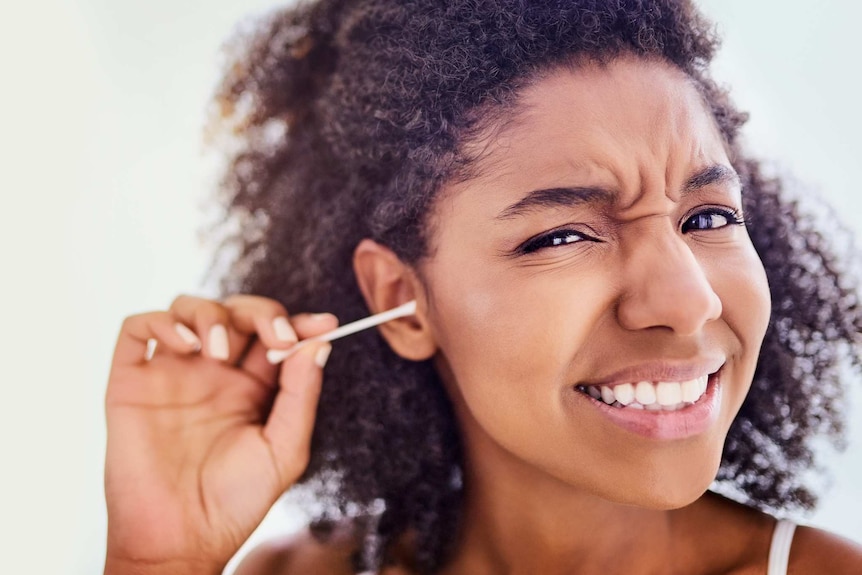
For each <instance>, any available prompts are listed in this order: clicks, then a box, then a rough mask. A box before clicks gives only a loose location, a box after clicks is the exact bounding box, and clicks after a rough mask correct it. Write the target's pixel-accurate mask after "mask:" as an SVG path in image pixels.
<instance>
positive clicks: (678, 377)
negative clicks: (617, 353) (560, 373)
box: [577, 356, 726, 387]
mask: <svg viewBox="0 0 862 575" xmlns="http://www.w3.org/2000/svg"><path fill="white" fill-rule="evenodd" d="M725 361H726V358H724V357H720V356H712V357H705V358H700V359H695V360H687V361H685V362H675V361H656V362H650V363H641V364H638V365H633V366H630V367H626V368H623V369H621V370H619V371H615V372H614V373H612V374H611V375H608V376H607V377H603V378H601V379H599V380H596V381H590V382H586V381H585V382H581V383H578V384H577V385H584V386H590V385H607V386H611V387H613V386H614V385H619V384H623V383H637V382H639V381H650V382H655V381H679V382H682V381H689V380H692V379H697V378H698V377H701V376H702V375H703V374H705V373H708V374H714V373H716V372H718V371H719V370H720V369H721V366H723V365H724V363H725Z"/></svg>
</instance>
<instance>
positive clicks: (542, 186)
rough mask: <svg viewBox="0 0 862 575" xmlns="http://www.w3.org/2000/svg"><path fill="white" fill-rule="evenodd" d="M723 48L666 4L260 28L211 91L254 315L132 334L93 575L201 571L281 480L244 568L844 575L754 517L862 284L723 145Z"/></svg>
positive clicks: (242, 290) (462, 8) (220, 555)
mask: <svg viewBox="0 0 862 575" xmlns="http://www.w3.org/2000/svg"><path fill="white" fill-rule="evenodd" d="M715 47H716V40H715V39H714V38H713V36H712V35H711V33H710V28H709V26H708V24H707V23H706V22H704V21H703V20H702V19H701V17H700V16H699V15H698V14H697V12H696V11H695V9H694V8H693V7H692V6H691V5H690V4H689V3H687V2H681V1H673V0H664V1H654V2H622V3H620V2H617V1H607V2H599V1H595V0H594V1H589V2H587V1H583V2H565V3H563V2H530V3H527V2H517V1H514V0H507V1H502V0H498V1H488V2H475V1H467V2H446V3H443V2H404V1H396V0H391V1H386V0H376V1H375V0H368V1H353V2H339V1H325V0H324V1H321V2H317V3H314V4H308V5H305V6H304V7H301V8H297V9H291V10H285V11H283V12H280V13H277V14H275V15H274V16H273V17H272V18H271V19H270V20H269V22H268V23H267V24H266V26H264V27H263V28H261V29H260V30H258V31H257V32H256V33H255V35H254V36H253V37H251V38H250V39H249V43H248V46H247V47H245V48H244V49H243V51H242V52H241V53H240V54H239V56H238V57H237V60H236V62H235V63H233V65H232V66H231V67H230V69H229V71H228V73H227V76H226V79H225V82H224V84H223V86H222V88H221V90H220V92H219V101H220V103H221V109H222V112H223V116H224V118H225V120H226V121H227V122H228V123H232V127H233V128H234V129H235V130H237V131H238V133H239V134H240V135H241V137H242V138H243V142H244V144H245V145H244V147H243V148H242V149H241V150H240V151H239V152H238V153H237V155H236V157H235V158H234V160H233V162H232V164H231V167H230V170H229V172H228V176H227V178H226V179H225V181H224V189H225V192H226V198H227V202H228V205H229V211H228V215H229V217H228V220H227V222H228V224H229V227H228V228H227V229H228V236H227V239H226V243H225V250H226V251H227V252H228V253H231V252H230V250H236V251H234V252H233V253H234V254H238V256H236V257H235V258H234V263H233V266H232V267H231V269H230V270H229V272H228V274H227V279H226V281H225V284H224V288H225V292H226V293H230V294H254V295H231V296H228V297H226V298H225V299H224V300H223V301H221V302H214V301H207V300H202V299H198V298H193V297H179V298H177V300H176V301H175V302H174V304H173V305H172V306H171V308H170V309H169V310H168V311H164V312H153V313H149V314H143V315H140V316H133V317H130V318H128V319H127V320H126V322H125V324H124V326H123V329H122V331H121V334H120V337H119V341H118V343H117V349H116V352H115V357H114V363H113V367H112V371H111V378H110V383H109V387H108V393H107V415H108V429H109V435H108V449H107V462H106V468H107V471H106V493H107V499H108V513H109V535H108V557H107V561H106V572H108V573H118V572H129V573H151V572H152V573H162V572H171V573H186V572H188V573H218V572H220V571H221V570H222V569H223V567H224V565H225V563H226V562H227V560H228V559H229V558H230V557H231V555H232V554H233V553H235V552H236V550H237V549H238V548H239V546H240V545H241V544H242V542H243V541H244V540H245V539H246V538H247V537H248V536H249V534H250V533H251V532H252V530H253V529H254V528H255V526H256V525H257V524H258V523H259V521H260V520H261V519H262V517H263V516H264V514H265V513H266V511H267V510H268V508H269V507H270V506H271V505H272V503H273V502H274V501H275V500H276V498H277V497H278V496H279V495H280V494H281V493H282V492H283V491H284V490H286V489H288V488H290V487H291V486H293V485H296V484H301V485H303V486H304V487H305V489H306V490H307V492H308V493H310V494H311V495H312V496H313V504H314V507H313V509H314V513H315V516H316V520H315V521H314V523H313V525H312V527H311V529H310V531H309V533H307V534H304V535H300V536H297V537H296V538H294V539H291V540H289V541H283V542H275V543H273V544H272V545H268V546H264V547H262V548H260V549H258V550H256V551H255V552H253V553H252V554H251V555H250V556H249V557H248V558H247V559H246V560H245V561H244V562H243V564H242V565H241V566H240V567H239V570H238V572H239V573H243V574H245V573H353V572H359V571H363V570H366V571H381V572H386V573H393V574H394V573H399V574H403V573H446V574H458V573H471V574H481V573H501V572H517V573H690V574H698V573H703V574H706V573H734V574H742V573H766V572H767V569H769V572H770V573H784V572H790V573H808V572H817V573H856V572H858V571H859V569H860V567H862V549H860V548H859V546H857V545H855V544H853V543H851V542H848V541H845V540H841V539H839V538H838V537H835V536H833V535H830V534H828V533H825V532H822V531H818V530H816V529H809V528H804V527H800V528H799V529H797V530H796V532H795V535H794V534H793V533H792V527H791V526H790V524H787V523H782V524H779V526H778V527H777V528H776V521H775V519H774V518H773V517H772V516H771V515H770V514H769V513H770V512H772V513H781V512H784V511H786V510H792V509H794V508H810V507H811V506H813V504H814V503H815V496H814V494H813V493H812V492H811V490H810V489H809V488H808V487H807V486H806V485H805V483H804V472H805V471H806V470H807V469H808V468H810V467H811V466H812V464H813V451H812V447H811V441H812V440H813V439H814V438H815V437H816V436H817V435H821V436H826V437H827V438H832V439H834V440H837V439H838V438H839V437H840V431H841V422H842V419H841V413H840V399H841V389H842V386H841V382H840V379H839V374H840V373H841V372H842V370H844V369H845V368H847V367H851V368H852V369H853V371H852V373H853V374H855V375H858V368H859V366H860V353H859V347H858V334H859V333H860V331H862V312H860V310H859V308H858V305H857V301H858V300H857V299H856V298H857V285H856V284H855V283H854V281H853V280H852V278H850V277H849V276H848V275H847V273H846V272H845V271H843V268H842V267H841V265H840V263H839V260H838V259H837V258H836V257H835V254H834V253H833V252H832V251H830V248H829V247H828V246H827V245H825V243H824V242H823V241H822V238H821V236H820V235H819V234H818V232H817V231H816V230H814V229H811V227H810V226H809V225H808V224H809V221H808V220H806V218H805V217H804V216H803V215H801V214H799V213H797V211H796V209H795V208H794V206H793V205H792V204H789V203H788V202H787V201H786V200H784V199H783V195H782V192H781V186H780V182H778V181H775V180H769V179H766V178H764V177H763V176H762V175H761V174H760V172H759V169H758V164H757V162H756V161H754V160H752V159H751V158H749V157H748V156H747V155H746V154H745V153H744V151H743V150H742V149H741V146H740V144H739V142H738V140H737V134H738V131H739V129H740V127H741V125H742V124H743V122H744V115H742V114H741V113H739V112H738V111H736V110H735V108H734V107H733V106H732V104H731V103H730V101H729V99H728V97H727V95H726V94H725V93H724V92H722V91H721V90H719V89H718V88H717V87H716V86H715V84H714V83H713V82H712V81H711V80H710V78H709V75H708V70H707V66H708V63H709V60H710V58H711V56H712V54H713V52H714V50H715ZM230 226H233V227H230ZM414 299H415V300H416V302H417V310H416V313H415V315H413V316H411V317H408V318H403V319H399V320H395V321H392V322H389V323H386V324H384V325H381V326H380V328H379V331H368V332H363V333H360V334H357V335H354V336H351V337H350V338H347V339H344V340H340V341H338V342H337V343H335V344H334V346H330V345H329V344H323V343H317V344H312V345H308V346H307V347H306V348H305V349H303V350H301V351H300V352H298V353H296V354H295V355H293V356H291V357H290V358H288V359H287V360H286V361H285V362H284V363H283V364H281V366H280V367H276V366H272V365H271V364H269V363H268V362H267V361H266V358H265V355H266V351H267V350H268V349H273V348H274V349H289V348H290V347H291V346H292V345H293V344H294V343H295V342H296V340H297V339H305V338H308V337H311V336H314V335H317V334H321V333H324V332H326V331H329V330H331V329H333V328H334V327H335V326H336V325H337V320H336V319H335V317H337V318H339V319H341V320H352V319H356V318H358V317H360V316H364V315H368V314H369V313H376V312H380V311H383V310H386V309H390V308H393V307H396V306H398V305H400V304H403V303H405V302H407V301H410V300H414ZM307 311H309V312H331V313H332V314H334V316H335V317H333V315H331V314H330V313H323V314H309V313H304V312H307ZM288 312H289V313H288ZM149 340H155V341H157V346H156V348H155V352H154V353H152V354H151V357H150V358H149V359H148V356H147V354H146V347H147V343H148V341H149ZM330 352H331V356H330ZM324 366H325V372H324V371H323V368H324ZM324 373H325V375H324ZM324 380H325V381H324ZM312 430H313V432H312ZM716 478H717V479H718V481H717V483H716V484H715V487H716V489H718V490H721V491H722V492H723V493H725V494H730V495H733V496H734V499H736V500H738V501H741V502H743V503H745V505H740V504H739V503H734V502H732V501H731V500H729V499H726V498H724V497H722V496H719V495H717V494H715V493H713V492H709V491H707V489H708V488H709V487H710V486H711V484H712V483H713V480H714V479H716ZM791 542H792V546H790V544H791ZM788 546H790V547H789V548H790V552H789V559H788V552H787V548H788ZM786 561H789V570H787V568H786V565H784V564H783V563H784V562H786Z"/></svg>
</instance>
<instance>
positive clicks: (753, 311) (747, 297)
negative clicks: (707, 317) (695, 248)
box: [713, 247, 772, 369]
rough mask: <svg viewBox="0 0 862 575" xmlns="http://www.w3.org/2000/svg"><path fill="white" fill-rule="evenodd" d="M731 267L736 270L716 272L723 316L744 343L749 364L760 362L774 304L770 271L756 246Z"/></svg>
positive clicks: (715, 281) (745, 357) (742, 348)
mask: <svg viewBox="0 0 862 575" xmlns="http://www.w3.org/2000/svg"><path fill="white" fill-rule="evenodd" d="M730 269H732V270H733V272H732V273H727V272H726V271H720V272H719V273H717V274H715V276H714V277H715V279H714V280H713V285H714V288H715V290H716V293H718V296H719V298H720V299H721V301H722V306H723V319H724V321H725V322H726V323H727V325H728V326H729V327H730V329H731V330H732V331H733V332H734V333H735V335H736V336H737V339H738V340H739V342H740V344H741V350H740V354H741V355H742V356H743V357H744V359H745V361H746V363H749V362H751V361H754V362H756V360H757V356H758V354H759V352H760V346H761V344H762V343H763V337H764V335H765V334H766V329H767V327H768V325H769V316H770V310H771V307H772V301H771V296H770V292H769V284H768V283H767V280H766V271H765V270H764V268H763V263H762V262H761V261H760V258H759V257H758V255H757V252H755V250H754V248H753V247H748V248H747V249H746V250H745V252H744V253H743V254H742V257H740V258H737V259H736V260H735V265H734V266H733V267H732V268H730ZM752 369H753V367H752Z"/></svg>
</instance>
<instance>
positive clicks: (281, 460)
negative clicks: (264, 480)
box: [263, 319, 332, 489]
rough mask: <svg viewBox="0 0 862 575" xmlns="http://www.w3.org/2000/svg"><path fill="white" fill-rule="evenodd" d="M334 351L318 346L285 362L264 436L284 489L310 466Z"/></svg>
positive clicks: (328, 345)
mask: <svg viewBox="0 0 862 575" xmlns="http://www.w3.org/2000/svg"><path fill="white" fill-rule="evenodd" d="M311 321H315V320H311ZM316 321H320V319H317V320H316ZM331 350H332V346H331V345H330V344H329V343H326V342H320V343H318V342H315V343H314V344H310V345H308V346H307V347H306V348H304V349H302V350H301V351H299V352H298V353H297V354H295V355H293V356H291V357H290V358H288V359H287V360H285V361H284V362H283V363H282V364H281V367H280V373H279V386H280V390H279V392H278V395H276V397H275V402H274V403H273V407H272V411H271V412H270V415H269V418H268V419H267V422H266V425H265V427H264V429H263V435H264V438H265V439H266V440H267V442H268V443H269V445H270V448H271V449H272V455H273V461H274V464H275V465H276V467H277V469H278V472H279V477H280V478H281V480H282V482H283V487H284V488H285V489H286V488H287V487H288V486H290V485H292V484H293V483H294V482H295V481H296V480H297V479H298V478H299V476H300V475H302V473H303V471H305V468H306V467H307V466H308V461H309V457H310V452H311V435H312V431H313V429H314V419H315V415H316V412H317V401H318V398H319V397H320V386H321V383H322V381H323V367H324V365H325V364H326V360H327V359H328V358H329V352H330V351H331Z"/></svg>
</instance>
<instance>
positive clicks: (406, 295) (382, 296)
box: [353, 239, 437, 361]
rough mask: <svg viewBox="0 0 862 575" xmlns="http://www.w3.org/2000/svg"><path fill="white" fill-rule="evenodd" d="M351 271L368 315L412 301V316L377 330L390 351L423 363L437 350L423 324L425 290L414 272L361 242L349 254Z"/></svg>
mask: <svg viewBox="0 0 862 575" xmlns="http://www.w3.org/2000/svg"><path fill="white" fill-rule="evenodd" d="M353 272H354V273H355V274H356V280H357V282H358V283H359V289H360V290H361V291H362V295H363V296H364V297H365V303H366V304H367V305H368V308H369V310H371V313H380V312H382V311H386V310H388V309H392V308H394V307H397V306H399V305H401V304H404V303H407V302H409V301H410V300H413V299H415V300H416V314H415V315H413V316H409V317H405V318H401V319H396V320H393V321H390V322H387V323H384V324H381V325H380V326H378V327H377V329H378V330H380V333H381V335H382V336H383V338H384V339H385V340H386V342H387V343H388V344H389V347H391V348H392V350H393V351H394V352H395V353H397V354H398V355H400V356H401V357H403V358H404V359H409V360H412V361H424V360H426V359H429V358H431V357H432V356H433V355H434V354H435V353H436V351H437V342H436V340H435V339H434V337H433V334H432V333H431V330H430V326H429V323H428V321H427V316H426V312H427V309H428V306H427V298H426V294H425V288H424V286H423V284H422V282H421V281H420V279H419V277H418V276H417V275H416V273H415V271H414V270H413V269H412V268H411V267H410V266H408V265H407V264H405V263H404V262H402V261H401V260H400V259H399V258H398V256H396V255H395V253H394V252H393V251H392V250H390V249H389V248H387V247H386V246H383V245H380V244H378V243H377V242H375V241H373V240H370V239H364V240H362V241H361V242H359V245H358V246H356V249H355V250H354V252H353Z"/></svg>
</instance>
